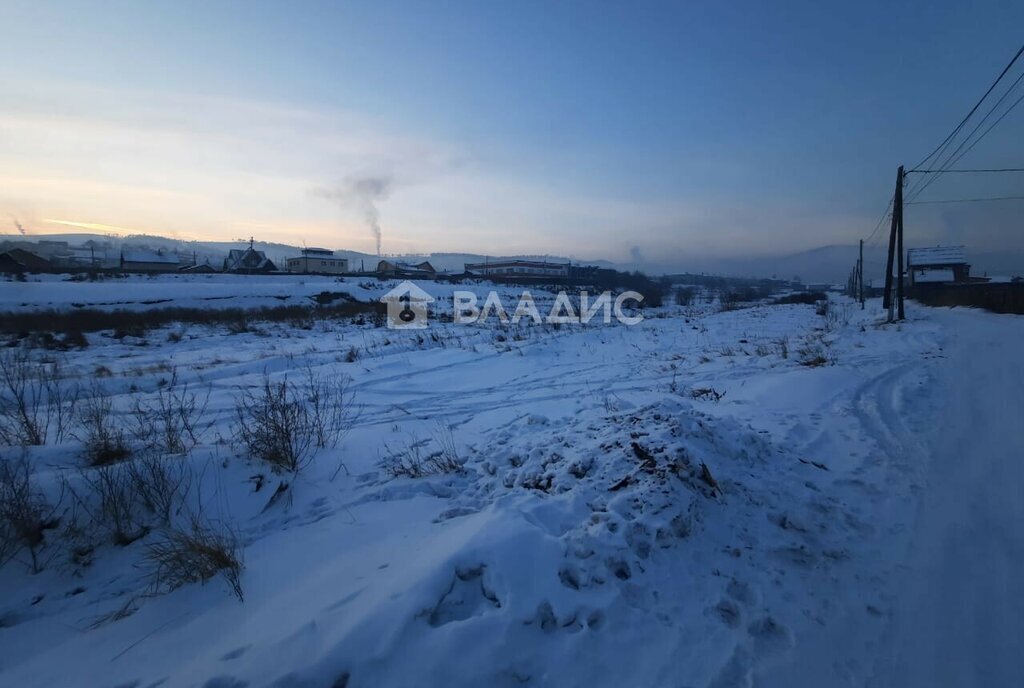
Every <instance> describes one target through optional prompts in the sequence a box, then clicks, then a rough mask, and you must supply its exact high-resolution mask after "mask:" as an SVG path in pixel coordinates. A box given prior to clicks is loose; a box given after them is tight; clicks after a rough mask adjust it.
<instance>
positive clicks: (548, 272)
mask: <svg viewBox="0 0 1024 688" xmlns="http://www.w3.org/2000/svg"><path fill="white" fill-rule="evenodd" d="M466 272H469V273H472V274H474V275H480V276H482V277H563V278H564V277H568V276H569V264H568V263H548V262H546V261H540V260H499V261H495V262H493V263H466Z"/></svg>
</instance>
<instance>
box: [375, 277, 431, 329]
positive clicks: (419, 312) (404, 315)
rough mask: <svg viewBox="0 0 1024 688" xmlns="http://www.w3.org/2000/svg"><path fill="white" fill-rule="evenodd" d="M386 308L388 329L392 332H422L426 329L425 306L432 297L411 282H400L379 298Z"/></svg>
mask: <svg viewBox="0 0 1024 688" xmlns="http://www.w3.org/2000/svg"><path fill="white" fill-rule="evenodd" d="M380 301H381V303H384V304H387V307H388V321H387V324H388V327H389V328H390V329H392V330H423V329H426V327H427V304H428V303H432V302H433V301H434V297H433V296H431V295H430V294H428V293H427V292H425V291H423V290H422V289H420V288H419V287H417V286H416V285H415V284H413V283H412V282H402V283H401V284H399V285H398V286H397V287H395V288H394V289H392V290H391V291H389V292H388V293H387V294H384V296H382V297H381V298H380Z"/></svg>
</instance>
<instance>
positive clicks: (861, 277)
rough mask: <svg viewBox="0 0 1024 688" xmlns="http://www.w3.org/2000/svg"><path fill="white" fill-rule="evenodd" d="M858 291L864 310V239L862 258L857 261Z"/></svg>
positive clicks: (861, 246)
mask: <svg viewBox="0 0 1024 688" xmlns="http://www.w3.org/2000/svg"><path fill="white" fill-rule="evenodd" d="M857 291H858V294H857V296H858V298H860V309H861V310H864V240H863V239H861V240H860V259H859V260H858V261H857Z"/></svg>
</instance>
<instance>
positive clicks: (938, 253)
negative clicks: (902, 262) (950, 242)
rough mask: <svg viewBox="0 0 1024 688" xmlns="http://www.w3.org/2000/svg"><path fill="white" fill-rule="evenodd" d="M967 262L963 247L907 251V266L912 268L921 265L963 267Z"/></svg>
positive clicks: (937, 247)
mask: <svg viewBox="0 0 1024 688" xmlns="http://www.w3.org/2000/svg"><path fill="white" fill-rule="evenodd" d="M966 262H967V252H966V251H965V250H964V247H963V246H935V247H931V248H911V249H907V264H908V265H909V266H911V267H914V266H921V265H961V264H963V263H966Z"/></svg>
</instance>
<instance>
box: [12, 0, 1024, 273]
mask: <svg viewBox="0 0 1024 688" xmlns="http://www.w3.org/2000/svg"><path fill="white" fill-rule="evenodd" d="M103 7H104V11H102V12H97V11H95V7H94V6H93V5H90V4H89V3H79V2H72V3H64V4H61V5H59V6H58V5H43V4H40V3H31V2H20V1H17V2H11V3H7V4H6V5H5V7H4V8H3V9H0V20H3V21H4V24H5V25H6V26H8V27H11V28H12V29H13V30H12V31H11V34H12V37H13V38H12V40H10V41H8V42H6V43H5V44H4V45H3V46H0V57H2V58H3V59H2V60H0V77H2V78H4V80H5V82H6V84H7V86H8V91H9V93H10V94H11V96H12V97H11V99H10V100H11V105H10V106H9V107H8V108H6V109H5V113H4V114H3V115H2V116H0V129H2V130H3V131H4V133H5V135H4V136H3V137H0V180H2V184H0V187H2V190H0V214H2V215H3V216H4V217H5V218H9V221H10V229H11V230H12V231H13V230H15V229H16V227H18V226H20V227H22V228H23V229H24V230H25V232H26V233H28V234H29V235H45V234H60V233H68V230H73V229H78V230H88V231H94V232H97V233H106V232H117V233H131V234H148V235H154V236H166V237H168V238H172V239H178V240H183V241H231V240H234V239H235V238H237V237H239V236H250V235H252V236H255V237H257V238H259V239H260V240H262V241H268V242H275V243H287V244H292V245H302V244H303V243H308V244H310V245H326V246H334V247H344V249H343V250H352V251H358V252H361V253H366V254H369V255H373V254H375V253H380V252H381V251H383V253H385V254H390V255H404V254H412V253H416V254H432V253H453V252H466V253H477V254H481V255H488V254H493V255H499V254H501V255H515V254H533V255H544V254H551V255H564V256H567V257H569V258H571V259H576V260H583V261H586V260H608V261H611V262H614V263H618V264H629V265H635V266H638V267H642V266H644V265H647V266H649V267H656V266H659V265H671V264H681V262H683V261H694V260H698V261H701V260H703V261H707V262H710V263H714V262H717V261H725V260H745V259H765V258H770V257H772V256H786V255H791V254H793V253H798V252H800V251H806V250H811V249H814V248H817V247H820V246H829V245H853V244H856V242H857V240H858V239H860V238H864V237H866V236H868V235H869V234H871V232H872V228H873V227H874V226H875V225H876V222H877V220H878V216H879V214H880V211H881V210H882V209H883V208H884V204H885V201H886V200H887V199H888V198H889V196H890V195H891V187H892V180H893V177H894V172H895V168H896V166H897V165H898V164H900V163H906V164H908V165H909V164H911V163H912V162H913V161H914V160H917V159H919V158H920V157H922V156H923V155H924V154H925V153H926V152H927V151H928V150H929V147H930V146H931V145H932V144H933V143H934V141H935V140H936V139H941V137H942V136H943V135H944V134H945V133H946V132H947V131H948V130H949V128H950V127H951V126H952V125H953V124H955V122H956V121H957V120H958V119H959V117H960V116H961V115H962V113H963V112H964V110H965V109H966V108H967V107H968V106H969V104H970V103H971V102H973V101H974V99H976V98H977V96H978V95H979V94H980V92H981V91H982V90H983V87H984V85H985V84H987V83H988V82H989V81H990V80H991V77H992V74H993V73H996V72H997V71H998V68H999V67H1000V66H1001V65H1002V64H1004V63H1005V60H1006V58H1007V56H1008V54H1012V50H1013V48H1014V47H1015V45H1016V40H1017V37H1016V36H1015V35H1014V27H1016V26H1019V25H1020V20H1021V19H1024V8H1021V7H1020V6H1017V5H1013V4H1010V3H991V6H990V10H991V11H989V12H987V13H985V16H981V13H979V12H977V8H955V7H954V8H948V9H947V10H946V11H944V12H941V13H940V12H934V11H928V8H929V7H930V6H929V5H927V4H924V3H920V4H911V5H907V6H901V7H900V8H896V9H895V10H893V9H892V8H890V7H889V6H888V5H886V4H885V3H880V2H877V3H870V4H869V5H868V6H864V7H857V8H845V9H842V10H838V11H837V10H834V9H828V10H825V9H820V8H818V7H817V6H814V5H813V4H811V5H806V6H803V7H798V5H797V4H794V5H790V6H787V7H786V8H783V9H778V8H772V9H766V8H762V7H758V6H756V4H753V3H751V4H749V5H748V4H743V5H737V6H733V7H721V8H717V7H716V8H707V7H701V8H679V7H672V6H669V5H660V4H655V5H653V6H648V7H646V8H644V10H643V11H640V12H634V11H627V10H624V9H622V8H617V7H614V6H610V5H602V6H593V5H590V4H587V5H577V4H573V3H569V4H566V5H560V6H559V7H557V8H551V7H549V6H547V5H544V4H531V5H523V6H519V7H517V8H516V9H515V10H514V11H512V10H508V9H503V8H496V7H482V6H478V5H472V4H465V5H463V4H459V3H456V4H454V5H452V6H449V7H445V8H442V9H438V10H436V11H433V12H431V13H429V15H427V14H426V13H419V12H415V11H412V10H411V9H410V6H407V5H405V4H403V3H385V4H381V5H377V6H373V7H358V6H343V7H339V6H335V5H334V4H331V3H323V4H322V3H308V4H304V5H303V6H302V8H301V10H300V11H298V12H296V11H292V10H290V9H288V8H284V7H278V6H275V5H270V4H268V5H260V4H257V5H250V4H248V3H246V4H245V5H241V4H236V3H221V4H218V5H217V6H215V7H210V6H206V5H204V4H201V3H181V4H178V5H175V6H173V7H172V6H169V5H138V4H135V3H127V2H124V3H121V2H118V3H110V4H106V5H104V6H103ZM108 35H116V36H117V37H118V39H119V40H115V41H111V40H108V39H107V36H108ZM708 35H714V36H715V40H714V41H710V40H708V39H707V38H705V37H706V36H708ZM282 37H284V38H285V39H286V40H283V41H282V40H280V39H281V38H282ZM894 37H899V39H900V40H898V41H895V40H890V39H892V38H894ZM382 38H386V40H382ZM982 38H983V39H984V41H983V45H984V49H981V50H979V49H978V48H977V45H978V43H979V42H980V40H981V39H982ZM40 45H44V46H46V50H45V51H39V50H38V46H40ZM83 45H88V46H89V48H88V49H86V50H83V49H82V48H81V46H83ZM395 45H399V46H401V47H402V49H401V50H392V49H391V48H390V47H389V46H395ZM470 58H472V59H470ZM1020 123H1021V119H1020V113H1019V112H1015V113H1012V116H1010V117H1008V118H1007V119H1006V120H1005V121H1004V122H1002V123H1001V124H1000V127H999V128H998V129H996V130H995V131H994V132H993V135H992V136H991V137H989V138H988V139H986V141H985V142H984V143H983V144H982V145H981V146H979V147H978V148H977V149H976V150H974V151H972V154H971V156H970V158H967V159H965V161H966V160H970V164H971V166H1009V165H1013V164H1016V161H1017V160H1020V159H1021V157H1022V155H1024V140H1022V139H1020V138H1019V137H1018V138H1016V139H1015V138H1014V137H1013V136H1011V135H1010V134H1011V133H1012V131H1013V130H1014V127H1018V128H1019V126H1020ZM968 176H969V175H968ZM1017 183H1019V180H1017V179H1013V178H1010V179H1005V178H1003V179H999V180H992V179H984V180H978V179H965V178H963V177H960V178H957V179H952V180H951V179H948V178H944V179H943V181H942V183H941V184H939V185H936V186H937V188H936V190H935V191H934V192H930V193H929V195H928V196H926V197H925V198H926V199H931V200H934V199H945V198H962V197H971V196H973V195H991V196H1000V195H1010V194H1011V193H1013V189H1014V184H1017ZM1017 210H1018V206H1017V205H1016V204H1013V203H1005V204H971V205H970V207H965V206H944V205H933V206H919V207H915V208H914V209H913V211H912V212H911V213H908V216H907V241H908V243H910V244H914V243H916V244H918V245H933V244H937V243H956V244H966V245H967V246H968V248H969V249H970V250H973V251H975V252H983V251H1001V250H1006V251H1010V252H1014V251H1020V250H1021V249H1022V247H1024V238H1021V237H1020V236H1019V232H1018V227H1017V216H1018V212H1016V211H1017Z"/></svg>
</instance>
